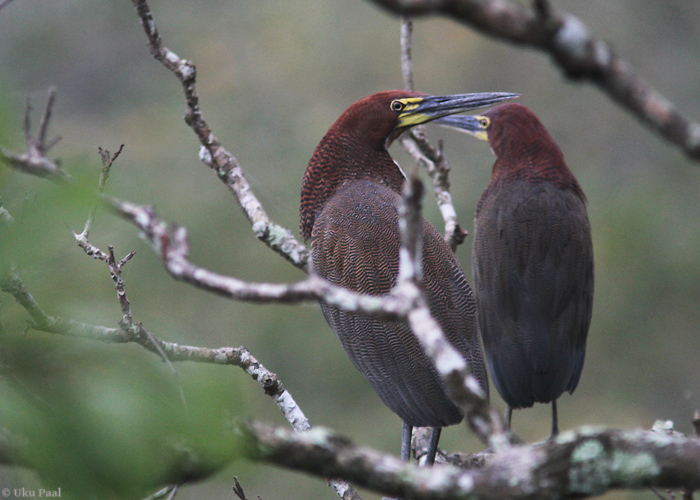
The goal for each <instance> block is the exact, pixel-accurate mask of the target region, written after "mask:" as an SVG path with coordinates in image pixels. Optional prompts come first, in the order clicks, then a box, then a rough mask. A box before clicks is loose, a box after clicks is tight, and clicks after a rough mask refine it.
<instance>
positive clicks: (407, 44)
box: [400, 17, 467, 252]
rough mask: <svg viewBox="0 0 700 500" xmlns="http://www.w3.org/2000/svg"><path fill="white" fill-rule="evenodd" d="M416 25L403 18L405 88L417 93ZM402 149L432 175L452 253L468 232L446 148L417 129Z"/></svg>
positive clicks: (404, 140) (404, 138)
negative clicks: (459, 215) (453, 188)
mask: <svg viewBox="0 0 700 500" xmlns="http://www.w3.org/2000/svg"><path fill="white" fill-rule="evenodd" d="M412 37H413V22H412V21H411V20H410V19H408V18H406V17H402V18H401V74H402V75H403V82H404V88H406V89H408V90H413V59H412V57H411V50H412V44H413V40H412ZM400 142H401V145H402V146H403V147H404V149H405V150H406V151H407V152H408V153H409V154H410V155H411V156H412V157H413V160H414V161H415V162H416V163H418V164H419V165H421V166H423V167H424V168H425V169H426V170H427V171H428V174H429V175H430V178H431V180H432V182H433V189H434V191H435V198H436V200H437V205H438V208H440V213H441V214H442V218H443V220H444V221H445V241H447V243H448V244H449V245H450V248H452V251H453V252H454V251H455V250H457V247H458V246H459V245H460V244H461V243H463V242H464V239H465V238H466V236H467V232H466V231H465V230H463V229H462V228H461V227H460V225H459V222H458V220H457V212H456V211H455V208H454V205H453V204H452V195H451V194H450V182H449V180H448V177H449V172H450V168H449V166H448V164H447V159H446V158H445V157H444V155H443V154H442V144H440V147H439V148H437V149H436V148H435V147H434V146H433V145H432V144H430V142H429V141H428V139H427V138H426V136H425V127H422V126H420V127H413V128H412V129H411V130H410V132H408V133H406V134H403V135H402V136H401V139H400Z"/></svg>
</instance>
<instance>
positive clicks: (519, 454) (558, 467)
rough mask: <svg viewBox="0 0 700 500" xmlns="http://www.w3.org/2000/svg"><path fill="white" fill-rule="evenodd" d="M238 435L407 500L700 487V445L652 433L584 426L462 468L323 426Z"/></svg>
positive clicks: (282, 461)
mask: <svg viewBox="0 0 700 500" xmlns="http://www.w3.org/2000/svg"><path fill="white" fill-rule="evenodd" d="M242 430H243V431H244V433H245V436H246V437H247V438H248V443H249V448H248V453H249V455H250V456H251V457H252V458H255V459H257V460H264V461H267V462H270V463H273V464H276V465H279V466H282V467H286V468H289V469H294V470H302V471H304V472H307V473H311V474H315V475H318V476H321V477H329V476H330V477H342V478H344V479H347V480H349V481H352V482H353V483H356V484H358V485H360V486H363V487H366V488H371V489H373V490H376V491H380V492H382V493H384V494H388V495H401V496H405V497H408V498H413V499H425V500H428V499H431V500H435V499H440V500H451V499H455V500H456V499H464V498H478V499H480V500H491V499H493V500H496V499H498V500H502V499H504V498H508V499H511V500H520V499H522V500H526V499H527V500H530V499H532V498H538V499H542V500H548V499H560V498H567V497H577V498H581V497H586V496H593V495H600V494H602V493H604V492H606V491H609V490H612V489H616V488H626V489H640V488H645V487H648V486H656V487H661V488H681V487H684V488H690V489H694V488H697V487H699V486H700V474H698V466H699V465H700V442H698V440H696V439H688V438H685V437H680V436H672V435H668V434H664V433H659V432H656V431H644V430H611V429H598V428H592V427H584V428H581V429H579V430H577V431H569V432H565V433H562V434H561V435H560V436H559V437H557V438H556V439H554V440H549V441H546V442H544V443H539V444H535V445H528V446H514V447H511V448H509V449H507V450H504V451H501V452H500V453H496V454H494V455H492V456H491V457H490V458H488V459H487V460H486V465H485V466H484V467H482V468H477V469H471V470H464V469H460V468H457V467H454V466H449V465H436V466H435V467H433V468H423V467H417V466H416V465H413V464H409V463H406V462H402V461H400V460H398V459H396V458H394V457H392V456H389V455H384V454H380V453H377V452H376V451H373V450H370V449H366V448H361V447H358V446H355V445H354V444H352V443H351V442H350V441H349V440H348V439H346V438H343V437H341V436H338V435H337V434H334V433H333V432H332V431H329V430H327V429H323V428H314V429H312V430H311V431H309V432H306V433H303V434H295V433H292V432H290V431H287V430H286V429H280V428H274V427H269V426H265V425H263V424H259V423H249V424H244V425H242Z"/></svg>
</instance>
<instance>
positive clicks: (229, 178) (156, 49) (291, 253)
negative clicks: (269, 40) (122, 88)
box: [132, 0, 309, 270]
mask: <svg viewBox="0 0 700 500" xmlns="http://www.w3.org/2000/svg"><path fill="white" fill-rule="evenodd" d="M132 2H133V4H134V6H135V7H136V12H137V13H138V16H139V19H140V20H141V26H142V27H143V29H144V31H145V32H146V36H147V37H148V43H149V46H150V49H151V54H152V55H153V57H155V58H156V60H158V61H159V62H160V63H161V64H163V65H164V66H165V67H166V68H168V69H169V70H170V71H171V72H172V73H173V74H174V75H175V76H176V77H177V79H178V80H179V81H180V83H181V84H182V87H183V90H184V93H185V102H186V105H187V111H186V112H185V122H186V123H187V125H189V126H190V128H191V129H192V130H193V132H194V133H195V134H196V135H197V137H198V138H199V141H200V143H201V144H202V148H201V150H200V159H201V160H202V161H203V162H204V163H205V164H206V165H207V166H209V167H210V168H212V169H213V170H214V171H215V172H216V174H217V175H218V177H219V179H221V181H222V182H223V183H224V184H225V185H226V187H227V188H228V189H229V191H231V193H232V194H233V195H234V196H235V198H236V200H237V201H238V204H239V205H240V207H241V209H242V210H243V213H244V214H245V216H246V217H247V218H248V221H249V222H250V224H251V226H252V229H253V232H254V233H255V235H256V236H257V237H258V239H260V240H261V241H262V242H263V243H265V244H266V245H267V246H269V247H270V248H272V249H273V250H274V251H275V252H277V253H279V254H280V255H282V256H283V257H284V258H285V259H287V260H288V261H290V262H291V263H292V264H294V265H295V266H296V267H298V268H300V269H303V270H306V265H307V261H308V257H309V255H308V250H307V248H306V246H304V245H303V244H301V243H299V242H298V241H297V240H296V238H294V236H293V235H292V232H291V231H290V230H289V229H286V228H284V227H282V226H279V225H278V224H275V223H274V222H272V220H271V219H270V217H269V216H268V215H267V213H266V212H265V210H264V208H263V206H262V204H261V203H260V201H258V199H257V198H256V196H255V194H254V193H253V190H252V188H251V187H250V185H249V184H248V181H247V180H246V178H245V175H244V174H243V169H242V168H241V165H240V164H239V162H238V160H237V159H236V158H235V157H234V156H233V155H232V154H231V153H230V152H229V151H227V150H226V149H225V148H224V147H223V146H222V145H221V143H220V142H219V139H217V137H216V136H215V135H214V133H213V132H212V130H211V129H210V128H209V126H208V125H207V123H206V121H205V120H204V117H203V116H202V113H201V111H200V109H199V96H198V95H197V91H196V85H195V83H196V82H195V80H196V70H195V67H194V64H193V63H192V62H191V61H187V60H185V59H181V58H180V57H179V56H178V55H177V54H175V53H174V52H173V51H171V50H170V49H168V48H166V47H164V46H163V41H162V40H161V38H160V35H159V34H158V30H157V29H156V25H155V22H154V21H153V15H152V14H151V11H150V8H149V6H148V4H147V3H146V1H145V0H132Z"/></svg>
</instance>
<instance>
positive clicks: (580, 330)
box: [438, 103, 593, 436]
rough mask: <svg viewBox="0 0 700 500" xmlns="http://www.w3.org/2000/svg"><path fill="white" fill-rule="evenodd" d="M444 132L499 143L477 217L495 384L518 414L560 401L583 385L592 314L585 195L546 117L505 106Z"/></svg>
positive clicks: (480, 282)
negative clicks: (458, 132)
mask: <svg viewBox="0 0 700 500" xmlns="http://www.w3.org/2000/svg"><path fill="white" fill-rule="evenodd" d="M438 123H440V124H441V125H447V126H450V127H453V128H457V129H458V130H461V131H463V132H467V133H469V134H472V135H474V136H476V137H478V138H479V139H483V140H486V141H488V142H489V143H490V145H491V149H492V150H493V152H494V153H495V155H496V163H495V164H494V165H493V173H492V177H491V183H490V184H489V186H488V187H487V188H486V191H484V193H483V194H482V195H481V199H480V200H479V203H478V205H477V208H476V215H475V218H474V249H473V252H472V274H473V279H474V293H475V296H476V302H477V318H478V324H479V328H480V330H481V335H482V338H483V341H484V349H485V350H486V357H487V360H488V365H489V368H490V371H491V376H492V378H493V381H494V385H495V386H496V388H497V389H498V392H499V393H500V395H501V397H503V400H504V401H505V402H506V404H507V405H508V408H507V410H506V420H507V421H508V424H509V425H510V419H511V416H512V410H513V409H514V408H529V407H531V406H532V405H533V404H534V403H550V402H551V403H552V436H555V435H556V434H557V433H558V432H559V428H558V419H557V406H556V402H557V398H559V396H561V394H562V393H563V392H564V391H568V392H569V393H572V392H573V391H574V389H576V386H577V385H578V381H579V377H580V376H581V370H582V368H583V360H584V357H585V354H586V337H587V335H588V326H589V324H590V321H591V311H592V307H593V246H592V243H591V227H590V224H589V221H588V215H587V213H586V197H585V196H584V194H583V191H582V190H581V187H580V186H579V183H578V182H577V181H576V178H575V177H574V175H573V174H572V173H571V171H570V170H569V168H568V167H567V166H566V162H565V161H564V155H563V154H562V152H561V150H560V149H559V146H557V144H556V143H555V142H554V139H552V137H551V136H550V135H549V133H548V132H547V130H546V129H545V127H544V126H543V125H542V123H540V120H539V119H538V118H537V116H536V115H535V114H534V113H533V112H532V111H531V110H529V109H528V108H526V107H525V106H521V105H519V104H512V103H509V104H503V105H501V106H498V107H496V108H493V109H491V110H489V111H487V112H485V113H484V114H483V115H480V116H460V117H446V118H443V119H441V120H439V121H438Z"/></svg>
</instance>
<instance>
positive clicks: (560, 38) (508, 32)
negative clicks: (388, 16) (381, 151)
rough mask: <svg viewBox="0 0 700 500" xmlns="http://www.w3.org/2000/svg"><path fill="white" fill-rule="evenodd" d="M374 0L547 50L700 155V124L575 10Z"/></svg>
mask: <svg viewBox="0 0 700 500" xmlns="http://www.w3.org/2000/svg"><path fill="white" fill-rule="evenodd" d="M373 1H374V3H377V4H379V5H382V6H384V7H386V8H387V9H388V10H390V11H392V12H394V13H396V14H401V15H404V16H406V15H409V16H418V15H428V14H442V15H445V16H448V17H451V18H453V19H455V20H456V21H458V22H460V23H463V24H466V25H467V26H471V27H472V28H475V29H477V30H479V31H481V32H483V33H485V34H487V35H490V36H493V37H495V38H499V39H502V40H505V41H508V42H511V43H515V44H520V45H527V46H530V47H534V48H537V49H539V50H542V51H543V52H546V53H548V54H550V55H551V56H552V57H553V59H554V60H555V61H556V63H557V64H558V66H559V67H560V68H561V70H562V71H563V72H564V74H565V75H566V76H568V77H569V78H572V79H581V80H588V81H591V82H593V83H595V84H596V85H597V86H598V87H600V88H601V90H603V91H604V92H606V93H607V94H608V95H609V96H610V97H611V98H612V100H613V101H614V102H616V103H618V104H620V105H621V106H622V107H624V108H626V109H627V110H628V111H630V112H631V113H632V114H634V115H635V116H636V117H637V118H638V119H639V120H641V121H642V122H643V123H645V124H647V125H648V126H649V127H650V128H651V129H652V130H654V131H656V132H658V133H659V134H661V135H662V136H663V137H664V138H665V139H666V140H668V141H669V142H671V143H673V144H676V145H678V146H679V147H680V148H681V149H682V150H683V151H684V152H685V153H686V154H687V155H688V156H689V157H691V158H693V159H694V160H700V124H698V123H697V122H695V121H692V120H689V119H688V118H686V117H684V116H683V114H682V113H681V112H680V110H679V109H678V107H677V106H675V105H673V104H672V103H671V102H670V101H669V100H668V99H667V98H666V97H664V96H663V95H661V93H659V92H658V91H657V90H656V89H654V88H653V87H652V86H651V85H650V84H649V83H648V82H646V81H645V80H644V79H643V78H641V77H640V76H639V75H638V74H637V73H636V71H635V70H634V68H633V67H632V65H631V64H630V63H628V62H627V61H625V60H624V59H622V58H620V57H618V56H617V54H615V52H614V51H613V49H612V48H611V47H610V45H608V44H607V43H606V42H604V41H602V40H599V39H596V38H593V37H592V36H591V34H590V32H589V30H588V28H587V27H586V25H585V24H584V23H583V22H582V21H581V20H580V19H578V18H576V17H574V16H573V15H570V14H559V15H554V14H552V13H551V10H550V9H548V8H544V9H543V8H541V7H540V8H538V9H535V10H530V9H528V8H526V7H524V6H522V5H520V4H517V3H514V2H510V1H507V0H373ZM541 5H543V2H540V6H541Z"/></svg>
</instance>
